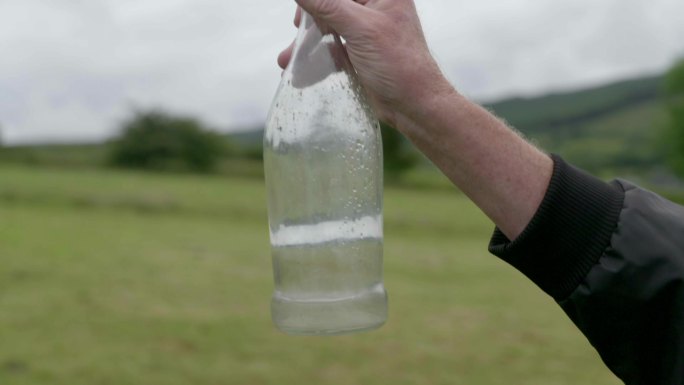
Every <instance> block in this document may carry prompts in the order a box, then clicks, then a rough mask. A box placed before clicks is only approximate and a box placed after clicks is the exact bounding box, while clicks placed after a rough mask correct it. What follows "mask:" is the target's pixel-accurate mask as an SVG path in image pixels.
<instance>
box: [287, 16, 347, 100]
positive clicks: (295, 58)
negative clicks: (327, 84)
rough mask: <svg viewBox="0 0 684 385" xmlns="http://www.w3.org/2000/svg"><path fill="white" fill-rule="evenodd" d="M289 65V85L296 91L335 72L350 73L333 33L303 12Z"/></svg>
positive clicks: (342, 47)
mask: <svg viewBox="0 0 684 385" xmlns="http://www.w3.org/2000/svg"><path fill="white" fill-rule="evenodd" d="M290 65H291V70H292V85H293V86H294V87H295V88H298V89H303V88H307V87H311V86H313V85H315V84H317V83H319V82H321V81H323V80H325V79H326V78H328V77H329V76H330V75H332V74H335V73H338V72H349V73H353V69H352V66H351V63H350V62H349V58H348V56H347V52H346V49H345V48H344V45H343V43H342V40H341V39H340V37H339V36H338V35H337V33H335V31H333V30H332V29H331V28H329V27H327V25H325V24H322V23H320V22H317V21H316V20H315V19H314V18H313V17H312V16H311V15H309V14H308V13H306V12H304V13H303V14H302V24H301V26H300V30H299V33H298V36H297V40H296V41H295V47H294V50H293V53H292V61H291V63H290Z"/></svg>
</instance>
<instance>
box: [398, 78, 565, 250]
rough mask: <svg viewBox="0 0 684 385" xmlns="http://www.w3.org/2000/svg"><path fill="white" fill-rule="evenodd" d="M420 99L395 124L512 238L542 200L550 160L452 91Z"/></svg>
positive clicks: (487, 113)
mask: <svg viewBox="0 0 684 385" xmlns="http://www.w3.org/2000/svg"><path fill="white" fill-rule="evenodd" d="M440 87H441V90H440V91H438V92H436V93H435V94H434V95H432V96H431V97H429V98H425V97H423V98H421V99H422V101H420V102H417V103H415V104H414V105H413V107H411V108H410V109H408V108H407V109H404V111H405V112H403V113H397V114H396V115H395V117H394V118H395V119H394V120H395V122H394V123H395V124H396V125H397V128H398V129H399V130H400V131H402V132H403V133H404V134H405V135H406V136H407V137H408V138H409V139H410V140H411V141H412V142H413V143H414V144H415V145H416V146H417V147H418V148H419V149H420V150H421V151H422V152H423V153H424V154H425V155H426V156H427V157H428V158H429V159H430V160H431V161H432V162H433V163H434V164H435V165H436V166H437V167H439V168H440V169H441V170H442V172H443V173H444V174H445V175H446V176H447V177H449V179H450V180H451V181H452V182H453V183H454V184H455V185H456V186H458V187H459V188H460V189H461V190H462V191H463V192H464V193H465V194H466V195H467V196H468V197H469V198H470V199H471V200H472V201H473V202H475V204H476V205H477V206H478V207H480V209H481V210H482V211H483V212H484V213H485V214H486V215H487V216H488V217H489V218H490V219H491V220H492V221H493V222H494V223H495V224H496V225H497V226H498V227H499V228H500V229H501V230H502V231H503V232H504V234H505V235H506V236H508V237H509V238H510V239H515V238H516V237H517V236H518V235H519V234H520V233H521V232H522V231H523V230H524V229H525V227H526V226H527V224H528V223H529V221H530V219H531V218H532V217H533V216H534V214H535V212H536V211H537V209H538V207H539V204H540V203H541V201H542V199H543V198H544V194H545V192H546V190H547V187H548V184H549V180H550V178H551V174H552V171H553V161H552V160H551V158H550V157H548V156H547V155H546V154H544V153H543V152H541V151H540V150H538V149H537V148H535V147H534V146H533V145H531V144H530V143H528V142H527V141H525V140H524V139H523V138H522V137H520V135H518V134H517V133H516V132H514V131H513V130H511V129H510V128H509V127H508V126H507V125H506V124H505V123H504V122H502V121H501V120H499V119H498V118H496V117H495V116H494V115H492V114H491V113H489V112H488V111H487V110H485V109H484V108H482V107H481V106H478V105H477V104H475V103H472V102H470V101H469V100H467V99H466V98H465V97H463V96H462V95H460V94H458V93H457V92H456V91H455V90H454V89H453V88H452V87H448V88H447V87H444V86H440Z"/></svg>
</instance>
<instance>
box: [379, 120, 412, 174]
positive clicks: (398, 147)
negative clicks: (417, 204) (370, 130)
mask: <svg viewBox="0 0 684 385" xmlns="http://www.w3.org/2000/svg"><path fill="white" fill-rule="evenodd" d="M380 128H381V131H382V151H383V155H384V163H385V173H386V174H387V176H388V178H389V179H399V178H400V177H401V175H402V174H403V173H405V172H406V171H408V170H410V169H411V168H413V167H414V166H415V165H416V164H417V163H418V156H417V155H416V153H415V151H413V150H412V149H411V148H410V147H409V146H408V144H407V143H406V139H404V137H403V136H402V135H401V134H400V133H399V131H397V130H396V129H394V128H392V127H390V126H388V125H386V124H384V123H382V124H381V126H380Z"/></svg>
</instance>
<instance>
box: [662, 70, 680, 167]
mask: <svg viewBox="0 0 684 385" xmlns="http://www.w3.org/2000/svg"><path fill="white" fill-rule="evenodd" d="M665 95H666V97H667V109H668V111H669V113H670V130H669V132H668V135H667V141H668V143H669V144H670V146H671V149H670V161H671V164H672V166H673V168H674V169H675V171H676V172H677V173H678V174H679V175H680V176H684V60H683V61H680V62H679V63H678V64H677V65H675V66H674V67H673V68H672V69H671V70H670V72H669V73H668V74H667V77H666V80H665Z"/></svg>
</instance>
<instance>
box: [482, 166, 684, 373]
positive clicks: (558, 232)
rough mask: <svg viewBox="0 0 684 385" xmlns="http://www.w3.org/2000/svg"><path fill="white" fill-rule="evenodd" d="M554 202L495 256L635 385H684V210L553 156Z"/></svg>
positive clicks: (495, 243)
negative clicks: (532, 285) (532, 286)
mask: <svg viewBox="0 0 684 385" xmlns="http://www.w3.org/2000/svg"><path fill="white" fill-rule="evenodd" d="M554 162H555V167H554V173H553V177H552V180H551V183H550V185H549V189H548V191H547V193H546V196H545V198H544V200H543V202H542V204H541V206H540V208H539V210H538V212H537V213H536V215H535V216H534V218H533V219H532V221H531V222H530V224H529V225H528V227H527V228H526V229H525V231H524V232H523V233H522V234H521V235H520V236H519V237H518V238H517V239H516V240H514V241H510V240H509V239H507V238H506V236H505V235H503V234H502V233H501V232H500V231H498V229H497V230H495V232H494V236H493V237H492V241H491V244H490V251H491V252H492V253H493V254H495V255H497V256H498V257H500V258H501V259H503V260H505V261H506V262H508V263H510V264H511V265H513V266H514V267H515V268H517V269H518V270H520V271H521V272H522V273H523V274H525V275H526V276H528V277H529V278H530V279H532V280H533V281H534V282H535V283H536V284H537V285H538V286H539V287H540V288H541V289H542V290H544V291H545V292H546V293H548V294H549V295H551V296H552V297H553V298H554V299H555V300H556V301H557V302H558V303H559V304H560V306H561V307H562V308H563V310H564V311H565V312H566V314H567V315H568V316H569V317H570V318H571V319H572V321H573V322H574V323H575V324H576V325H577V326H578V327H579V328H580V330H582V332H583V333H584V335H585V336H586V337H587V338H588V339H589V341H590V342H591V344H592V345H593V346H594V347H595V348H596V349H597V350H598V352H599V354H600V355H601V357H602V358H603V360H604V362H605V363H606V364H607V366H608V367H609V368H610V369H611V370H612V371H613V372H614V373H615V374H616V375H617V376H618V377H620V378H621V379H622V380H623V381H624V382H625V383H626V384H628V385H636V384H639V385H646V384H648V385H660V384H662V385H665V384H667V385H684V207H682V206H678V205H676V204H674V203H672V202H670V201H668V200H666V199H664V198H662V197H660V196H658V195H656V194H654V193H652V192H649V191H646V190H644V189H641V188H639V187H637V186H634V185H632V184H630V183H629V182H625V181H620V180H618V181H614V182H612V183H604V182H602V181H600V180H598V179H596V178H594V177H592V176H590V175H588V174H586V173H584V172H582V171H581V170H578V169H576V168H574V167H572V166H570V165H568V164H567V163H565V162H564V161H563V160H562V159H560V158H558V157H554Z"/></svg>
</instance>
